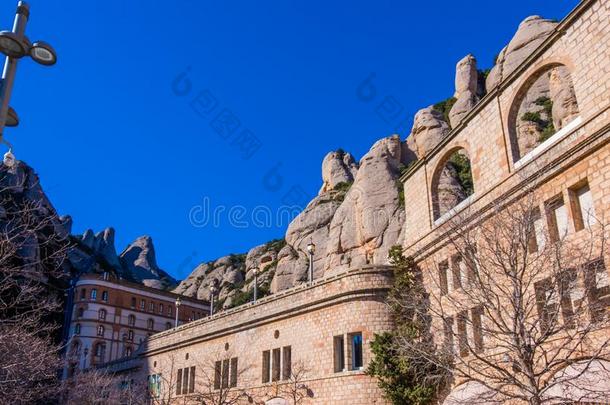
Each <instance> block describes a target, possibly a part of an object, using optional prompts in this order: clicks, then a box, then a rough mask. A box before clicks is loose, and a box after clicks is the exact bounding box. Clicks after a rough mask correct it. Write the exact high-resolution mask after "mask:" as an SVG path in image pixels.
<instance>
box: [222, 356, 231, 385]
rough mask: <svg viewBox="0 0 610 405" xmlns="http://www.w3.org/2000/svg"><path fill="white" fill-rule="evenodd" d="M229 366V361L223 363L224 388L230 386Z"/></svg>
mask: <svg viewBox="0 0 610 405" xmlns="http://www.w3.org/2000/svg"><path fill="white" fill-rule="evenodd" d="M229 366H230V362H229V359H225V360H223V361H222V388H227V387H228V386H229Z"/></svg>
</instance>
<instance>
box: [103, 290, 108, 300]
mask: <svg viewBox="0 0 610 405" xmlns="http://www.w3.org/2000/svg"><path fill="white" fill-rule="evenodd" d="M102 301H104V302H108V291H102Z"/></svg>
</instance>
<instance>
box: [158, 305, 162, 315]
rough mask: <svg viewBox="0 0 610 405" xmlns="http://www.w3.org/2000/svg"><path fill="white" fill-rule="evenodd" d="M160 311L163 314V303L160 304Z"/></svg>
mask: <svg viewBox="0 0 610 405" xmlns="http://www.w3.org/2000/svg"><path fill="white" fill-rule="evenodd" d="M159 313H160V314H162V315H163V304H159Z"/></svg>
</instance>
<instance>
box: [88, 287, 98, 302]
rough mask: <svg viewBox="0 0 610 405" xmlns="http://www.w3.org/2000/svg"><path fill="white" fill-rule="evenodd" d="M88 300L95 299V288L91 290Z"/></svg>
mask: <svg viewBox="0 0 610 405" xmlns="http://www.w3.org/2000/svg"><path fill="white" fill-rule="evenodd" d="M89 298H91V299H92V300H96V299H97V288H94V289H92V290H91V295H90V296H89Z"/></svg>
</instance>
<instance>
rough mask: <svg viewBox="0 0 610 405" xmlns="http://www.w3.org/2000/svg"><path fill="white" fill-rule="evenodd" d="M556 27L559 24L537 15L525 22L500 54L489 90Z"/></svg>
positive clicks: (492, 73) (491, 73) (490, 78)
mask: <svg viewBox="0 0 610 405" xmlns="http://www.w3.org/2000/svg"><path fill="white" fill-rule="evenodd" d="M556 25H557V22H554V21H552V20H546V19H544V18H542V17H539V16H537V15H534V16H530V17H527V18H526V19H525V20H523V21H522V22H521V24H519V28H518V29H517V32H516V33H515V35H514V36H513V38H512V39H511V40H510V42H509V43H508V45H506V46H505V47H504V48H503V49H502V50H501V51H500V53H499V54H498V57H497V58H496V61H495V66H494V67H493V68H492V69H491V71H490V72H489V75H488V76H487V80H486V83H485V84H486V88H487V90H488V91H489V90H491V89H493V88H494V87H496V85H497V84H498V83H500V82H501V81H502V80H503V79H504V78H505V77H507V76H508V75H509V74H511V73H512V72H513V71H514V70H515V69H516V68H517V66H519V65H520V64H521V63H522V62H523V61H524V60H525V59H526V58H527V57H528V56H529V55H530V54H531V53H532V52H533V51H534V49H536V48H537V47H538V46H539V45H540V44H541V43H542V42H543V41H544V40H545V39H546V38H547V37H548V36H549V35H550V33H551V31H553V29H554V28H555V26H556Z"/></svg>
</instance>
